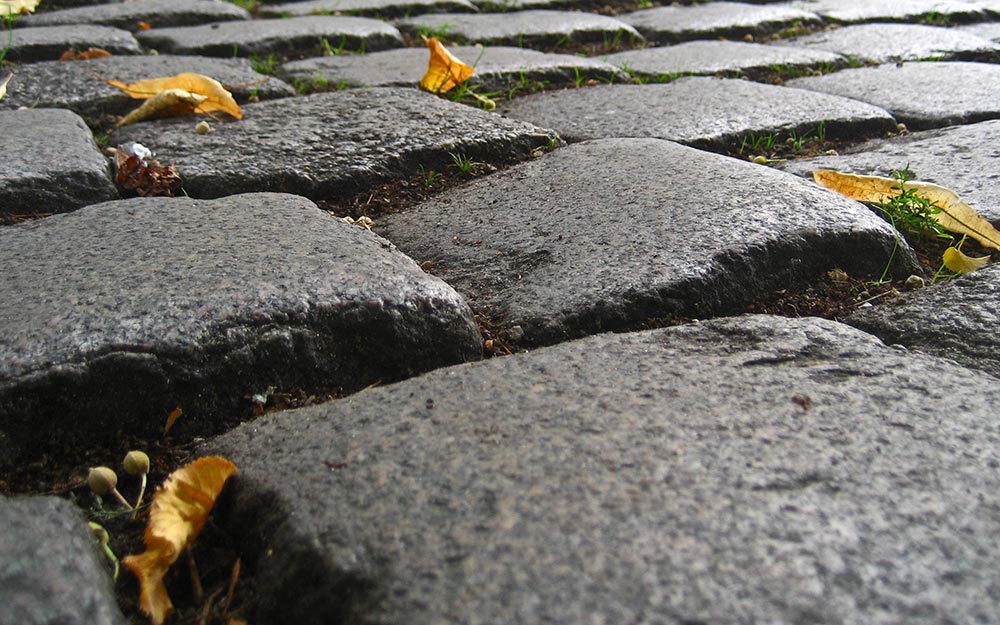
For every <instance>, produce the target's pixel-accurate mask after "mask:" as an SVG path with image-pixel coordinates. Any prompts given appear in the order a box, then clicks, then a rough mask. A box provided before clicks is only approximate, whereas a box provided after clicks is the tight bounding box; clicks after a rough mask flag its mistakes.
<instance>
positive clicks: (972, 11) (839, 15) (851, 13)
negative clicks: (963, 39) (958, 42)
mask: <svg viewBox="0 0 1000 625" xmlns="http://www.w3.org/2000/svg"><path fill="white" fill-rule="evenodd" d="M790 4H791V5H792V6H794V7H801V8H806V9H808V10H809V11H812V12H813V13H817V14H819V15H820V16H821V17H823V19H825V20H830V21H835V22H847V23H857V22H917V21H920V20H930V21H932V22H933V21H934V20H936V21H938V22H947V23H956V22H959V23H960V22H970V21H979V20H982V19H985V18H986V17H987V16H986V12H985V11H984V10H983V9H982V8H981V7H979V6H976V4H975V3H974V2H954V1H951V0H795V1H793V2H791V3H790Z"/></svg>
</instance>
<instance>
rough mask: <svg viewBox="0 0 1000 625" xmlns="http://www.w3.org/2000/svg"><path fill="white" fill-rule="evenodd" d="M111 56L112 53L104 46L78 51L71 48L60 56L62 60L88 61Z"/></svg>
mask: <svg viewBox="0 0 1000 625" xmlns="http://www.w3.org/2000/svg"><path fill="white" fill-rule="evenodd" d="M110 56H111V53H110V52H108V51H107V50H104V49H103V48H87V49H86V50H80V51H77V49H76V48H70V49H69V50H66V51H65V52H63V53H62V56H60V57H59V60H60V61H86V60H88V59H106V58H108V57H110Z"/></svg>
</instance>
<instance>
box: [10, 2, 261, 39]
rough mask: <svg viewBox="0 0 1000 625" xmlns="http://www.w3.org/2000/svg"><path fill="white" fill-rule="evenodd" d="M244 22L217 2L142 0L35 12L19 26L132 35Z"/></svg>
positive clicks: (243, 14)
mask: <svg viewBox="0 0 1000 625" xmlns="http://www.w3.org/2000/svg"><path fill="white" fill-rule="evenodd" d="M43 6H44V5H43ZM246 19H250V14H249V13H248V12H247V10H246V9H243V8H240V7H238V6H236V5H235V4H231V3H229V2H220V1H219V0H143V1H142V2H123V3H116V4H100V5H96V6H87V7H78V8H75V9H63V10H61V11H48V12H44V13H36V14H34V15H28V16H25V17H24V18H23V20H24V21H23V23H22V25H24V26H61V25H68V24H99V25H101V26H112V27H114V28H121V29H122V30H129V31H132V32H135V31H138V30H140V29H141V27H140V25H139V24H140V22H145V23H147V24H151V25H153V26H156V27H158V28H162V27H166V26H190V25H193V24H204V23H206V22H223V21H227V20H246ZM18 21H19V22H20V21H21V20H18Z"/></svg>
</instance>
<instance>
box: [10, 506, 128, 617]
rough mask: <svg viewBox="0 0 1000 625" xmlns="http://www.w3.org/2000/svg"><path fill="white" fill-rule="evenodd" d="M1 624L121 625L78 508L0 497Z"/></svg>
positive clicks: (101, 563) (101, 559)
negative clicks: (0, 530) (0, 556)
mask: <svg viewBox="0 0 1000 625" xmlns="http://www.w3.org/2000/svg"><path fill="white" fill-rule="evenodd" d="M0 525H2V526H3V531H2V532H0V554H3V557H2V558H0V623H4V625H7V624H10V625H15V624H16V625H56V624H58V625H124V624H125V623H127V622H128V621H127V620H126V619H125V617H124V616H123V615H122V613H121V610H119V609H118V604H117V603H116V601H115V595H114V592H113V591H112V581H111V575H110V574H109V572H108V568H109V566H110V565H109V564H108V561H107V560H106V559H105V558H104V556H103V555H101V553H100V552H99V551H98V547H97V541H96V540H95V539H94V536H93V535H92V534H91V532H90V529H89V528H88V527H87V519H85V518H84V516H83V514H81V512H80V508H79V507H77V506H76V505H74V504H72V503H70V502H69V501H67V500H65V499H61V498H58V497H17V498H4V497H3V496H0Z"/></svg>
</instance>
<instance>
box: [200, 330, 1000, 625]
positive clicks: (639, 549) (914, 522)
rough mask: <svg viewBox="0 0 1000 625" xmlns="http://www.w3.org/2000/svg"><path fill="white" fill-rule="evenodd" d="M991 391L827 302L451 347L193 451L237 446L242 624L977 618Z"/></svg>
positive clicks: (991, 382) (920, 623) (989, 565)
mask: <svg viewBox="0 0 1000 625" xmlns="http://www.w3.org/2000/svg"><path fill="white" fill-rule="evenodd" d="M972 389H974V392H970V391H971V390H972ZM498 398H502V401H501V400H498ZM998 401H1000V382H998V381H997V380H996V379H995V378H992V377H990V376H987V375H984V374H980V373H977V372H972V371H970V370H968V369H965V368H962V367H959V366H957V365H955V364H954V363H951V362H949V361H945V360H941V359H935V358H931V357H927V356H922V355H918V354H912V353H909V352H907V351H905V350H900V349H893V348H887V347H886V346H885V345H883V344H882V343H881V342H879V341H878V340H876V339H874V338H873V337H871V336H870V335H867V334H865V333H862V332H860V331H857V330H854V329H852V328H849V327H847V326H844V325H842V324H837V323H835V322H831V321H825V320H820V319H815V318H811V319H783V318H778V317H766V316H760V317H744V318H735V319H733V318H729V319H718V320H713V321H708V322H703V323H699V324H694V325H686V326H679V327H673V328H667V329H662V330H656V331H650V332H642V333H633V334H606V335H601V336H597V337H592V338H588V339H584V340H581V341H575V342H570V343H564V344H562V345H558V346H555V347H549V348H544V349H539V350H535V351H533V352H530V353H527V354H519V355H515V356H512V357H509V358H502V359H493V360H490V361H487V362H483V363H475V364H470V365H463V366H458V367H451V368H448V369H444V370H439V371H435V372H432V373H430V374H428V375H425V376H421V377H418V378H415V379H411V380H408V381H405V382H402V383H399V384H395V385H392V386H388V387H383V388H379V389H372V390H368V391H365V392H363V393H359V394H357V395H355V396H353V397H350V398H347V399H346V400H342V401H335V402H331V403H328V404H325V405H323V406H317V407H313V408H309V409H305V410H300V411H295V412H293V413H285V414H277V415H273V416H269V417H266V418H264V419H262V420H259V421H257V422H255V423H253V424H246V425H244V426H241V427H239V428H237V429H236V430H235V431H233V432H231V433H229V434H227V435H225V436H223V437H221V438H220V439H217V440H216V441H214V442H213V443H212V444H211V445H210V447H209V448H208V449H207V450H206V451H207V452H209V453H221V454H224V455H226V456H227V457H229V458H231V459H232V460H233V461H234V462H235V463H236V464H237V466H239V471H240V472H239V474H238V475H237V476H236V478H235V482H234V483H233V488H234V492H233V494H234V497H233V503H232V505H229V506H225V507H224V508H220V509H219V512H218V514H217V519H218V521H217V522H218V523H220V524H221V525H222V526H223V527H226V528H227V529H228V530H229V531H231V532H233V534H234V535H235V536H236V537H237V538H236V541H237V542H238V544H240V545H241V548H242V549H243V550H244V552H245V557H246V558H248V559H249V561H252V562H254V563H255V566H256V571H257V578H256V583H257V586H256V588H257V591H258V594H257V596H256V597H255V599H256V610H255V611H254V612H253V613H252V614H253V616H254V618H255V622H261V623H292V622H294V623H298V624H301V625H312V624H320V623H331V622H352V623H358V624H375V623H378V624H379V625H396V624H399V625H403V624H410V623H464V624H468V625H486V624H495V623H551V624H553V625H577V624H579V623H690V624H693V623H712V624H714V625H737V624H743V623H812V624H816V625H841V624H843V623H866V624H871V625H890V624H897V623H908V624H910V625H939V624H940V623H945V622H953V623H976V622H980V623H987V622H996V621H998V620H1000V609H998V607H997V606H998V604H997V602H996V600H995V592H996V588H998V587H1000V572H998V571H997V568H996V567H995V566H994V563H995V562H996V561H997V558H998V556H1000V554H998V553H997V543H996V535H997V533H998V531H1000V521H998V518H997V514H996V506H995V504H994V503H993V502H994V500H995V494H996V492H997V490H998V489H1000V479H998V474H997V471H996V469H995V467H996V466H997V463H998V461H1000V426H998V423H997V416H996V410H995V406H996V405H997V402H998ZM956 407H958V408H956ZM290 485H292V486H290ZM290 596H294V597H295V600H294V601H288V597H290Z"/></svg>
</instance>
